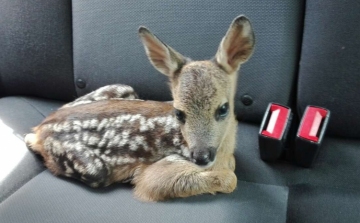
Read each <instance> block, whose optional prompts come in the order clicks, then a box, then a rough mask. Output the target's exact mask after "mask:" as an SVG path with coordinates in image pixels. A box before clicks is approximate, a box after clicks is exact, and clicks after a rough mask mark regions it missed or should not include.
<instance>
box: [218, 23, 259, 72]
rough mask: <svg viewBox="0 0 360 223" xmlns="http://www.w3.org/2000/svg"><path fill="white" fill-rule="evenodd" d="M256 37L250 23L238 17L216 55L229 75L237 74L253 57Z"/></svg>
mask: <svg viewBox="0 0 360 223" xmlns="http://www.w3.org/2000/svg"><path fill="white" fill-rule="evenodd" d="M254 45H255V37H254V33H253V30H252V28H251V24H250V21H249V20H248V19H247V18H246V17H245V16H238V17H236V18H235V19H234V21H233V22H232V23H231V25H230V28H229V30H228V31H227V33H226V35H225V36H224V38H223V39H222V41H221V43H220V46H219V48H218V51H217V53H216V55H215V59H216V62H217V63H218V64H219V65H220V66H221V67H223V68H224V69H225V70H226V71H227V72H228V73H229V74H231V73H234V72H236V71H237V70H238V69H239V67H240V64H242V63H245V62H246V61H247V60H248V59H249V58H250V56H251V55H252V52H253V49H254Z"/></svg>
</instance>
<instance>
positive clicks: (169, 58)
mask: <svg viewBox="0 0 360 223" xmlns="http://www.w3.org/2000/svg"><path fill="white" fill-rule="evenodd" d="M139 36H140V39H141V41H142V43H143V45H144V48H145V51H146V55H147V56H148V58H149V60H150V62H151V64H152V65H153V66H154V67H155V68H156V69H157V70H158V71H160V72H161V73H163V74H165V75H166V76H169V77H173V75H174V73H175V72H176V71H178V70H180V69H181V67H182V66H183V65H184V64H185V63H186V59H185V57H184V56H182V55H181V54H180V53H178V52H176V51H175V50H174V49H172V48H171V47H169V46H167V45H166V44H164V43H163V42H161V40H159V39H158V38H157V37H156V36H155V35H154V34H152V33H151V32H150V31H149V30H148V29H147V28H145V27H140V28H139Z"/></svg>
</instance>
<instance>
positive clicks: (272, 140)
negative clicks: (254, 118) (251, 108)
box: [259, 103, 292, 161]
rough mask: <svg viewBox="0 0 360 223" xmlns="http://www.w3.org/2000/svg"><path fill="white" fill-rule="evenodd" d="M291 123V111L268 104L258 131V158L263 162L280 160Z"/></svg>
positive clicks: (282, 106) (280, 106) (279, 105)
mask: <svg viewBox="0 0 360 223" xmlns="http://www.w3.org/2000/svg"><path fill="white" fill-rule="evenodd" d="M291 121H292V112H291V109H290V108H289V107H287V106H284V105H281V104H277V103H270V104H269V105H268V107H267V109H266V112H265V115H264V117H263V120H262V123H261V126H260V131H259V150H260V157H261V159H262V160H264V161H274V160H277V159H278V158H280V156H281V155H282V153H283V151H284V150H285V143H286V140H287V135H288V132H289V129H290V125H291Z"/></svg>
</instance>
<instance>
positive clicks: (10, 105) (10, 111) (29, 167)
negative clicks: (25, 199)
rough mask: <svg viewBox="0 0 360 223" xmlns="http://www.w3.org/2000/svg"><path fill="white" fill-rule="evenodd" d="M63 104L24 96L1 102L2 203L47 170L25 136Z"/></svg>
mask: <svg viewBox="0 0 360 223" xmlns="http://www.w3.org/2000/svg"><path fill="white" fill-rule="evenodd" d="M62 103H63V102H58V101H52V100H46V99H39V98H31V97H20V96H17V97H15V96H13V97H5V98H1V99H0V133H1V134H0V157H1V158H0V160H1V162H0V173H1V174H0V176H1V177H0V202H1V201H3V200H5V199H6V198H7V197H8V196H10V195H11V194H12V193H14V192H15V191H16V190H17V189H19V188H20V187H22V186H23V185H24V184H25V183H26V182H28V181H29V180H30V179H31V178H33V177H34V176H36V175H37V174H39V173H40V172H41V171H43V170H44V167H43V165H42V163H41V161H40V159H39V157H36V156H35V155H34V154H32V153H30V151H28V149H27V148H26V146H25V144H24V143H23V137H24V134H26V133H29V132H30V130H31V128H32V127H34V126H36V125H37V124H39V123H40V122H41V121H42V120H43V119H44V117H45V116H47V115H49V114H50V113H51V112H52V111H54V110H55V109H57V108H58V107H59V106H60V105H61V104H62ZM4 128H6V129H8V131H6V130H5V129H4ZM5 161H6V162H5Z"/></svg>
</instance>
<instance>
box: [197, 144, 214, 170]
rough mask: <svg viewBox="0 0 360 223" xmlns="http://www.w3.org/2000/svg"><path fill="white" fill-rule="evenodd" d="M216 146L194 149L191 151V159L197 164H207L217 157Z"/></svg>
mask: <svg viewBox="0 0 360 223" xmlns="http://www.w3.org/2000/svg"><path fill="white" fill-rule="evenodd" d="M215 151H216V149H215V148H212V147H210V148H204V149H194V150H193V152H191V160H192V162H194V163H195V164H196V165H199V166H206V165H207V164H209V163H210V162H212V161H214V158H215Z"/></svg>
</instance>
